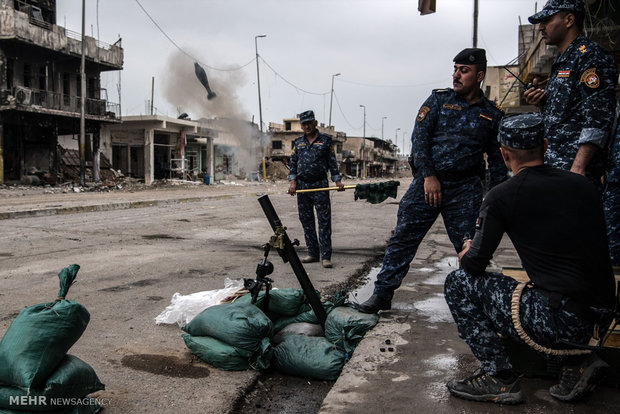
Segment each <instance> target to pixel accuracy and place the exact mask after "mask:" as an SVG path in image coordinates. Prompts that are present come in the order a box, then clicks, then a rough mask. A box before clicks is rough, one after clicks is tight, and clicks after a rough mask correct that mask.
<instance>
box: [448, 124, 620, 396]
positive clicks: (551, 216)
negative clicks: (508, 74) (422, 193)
mask: <svg viewBox="0 0 620 414" xmlns="http://www.w3.org/2000/svg"><path fill="white" fill-rule="evenodd" d="M543 131H544V127H543V122H542V116H541V115H540V114H522V115H517V116H513V117H507V118H504V120H503V121H502V125H501V127H500V131H499V140H500V143H501V152H502V156H503V158H504V160H505V162H506V165H507V166H508V167H509V168H510V169H511V170H512V172H513V177H512V178H510V179H509V180H508V181H506V182H505V183H502V184H500V185H498V186H497V187H495V188H494V189H492V190H491V191H490V192H489V193H487V195H486V196H485V199H484V202H483V203H482V207H481V209H480V215H479V217H478V220H477V222H476V234H475V236H474V239H473V241H472V240H467V241H466V242H465V246H464V249H463V251H462V252H461V253H459V259H460V262H461V269H459V270H456V271H454V272H452V273H450V274H449V275H448V276H447V278H446V282H445V296H446V302H447V303H448V306H449V307H450V311H451V312H452V316H453V317H454V321H455V322H456V325H457V328H458V331H459V336H460V337H461V338H463V339H464V340H465V342H467V344H468V345H469V346H470V348H471V350H472V352H473V354H474V355H475V356H476V358H478V360H479V361H480V364H481V367H480V369H479V370H478V371H477V372H476V373H474V374H473V375H472V376H471V377H469V378H466V379H464V380H461V381H457V380H452V381H450V382H448V384H447V387H448V390H449V391H450V393H451V394H453V395H455V396H457V397H460V398H465V399H469V400H475V401H492V402H497V403H502V404H517V403H520V402H521V401H522V394H521V388H520V380H519V376H518V375H517V374H516V373H515V372H514V371H513V366H512V364H511V362H510V359H509V358H508V355H507V353H506V351H505V349H504V346H503V343H502V339H501V338H500V337H499V336H498V334H501V335H502V336H503V337H504V338H511V339H513V340H516V341H521V342H523V341H525V339H521V336H520V335H519V334H518V333H517V331H516V330H515V326H514V324H513V321H512V319H511V302H512V295H513V291H514V290H515V287H516V286H517V284H518V282H517V281H516V280H514V279H512V278H510V277H507V276H504V275H503V274H501V273H489V272H485V269H486V267H487V265H488V264H489V261H490V260H491V258H492V257H493V253H494V252H495V249H496V248H497V246H498V245H499V243H500V241H501V239H502V236H503V235H504V233H506V234H508V236H509V237H510V239H511V241H512V243H513V245H514V246H515V249H516V250H517V253H518V254H519V257H520V258H521V261H522V263H523V267H524V268H525V270H526V272H527V274H528V276H529V278H530V281H531V284H529V285H527V287H525V288H524V290H523V292H522V295H521V298H520V300H519V302H518V303H519V313H520V316H519V321H520V324H521V326H522V327H523V329H524V331H525V333H526V334H527V335H528V336H529V338H530V339H532V340H533V341H534V343H536V344H538V345H540V346H543V347H546V348H550V349H562V348H565V347H566V346H565V345H563V344H562V342H563V341H567V342H570V343H578V344H586V343H588V340H589V339H590V337H591V335H592V332H593V330H594V327H595V324H596V323H598V322H599V321H601V319H605V317H606V316H605V315H607V316H608V315H609V310H610V309H612V308H613V303H614V294H613V292H614V277H613V274H612V271H611V264H610V261H609V255H608V254H607V248H606V245H607V242H606V238H605V222H604V217H603V209H602V203H601V200H600V195H599V192H598V191H597V189H596V188H595V187H594V186H592V184H591V183H590V182H589V180H588V179H586V178H584V177H582V176H580V175H577V174H572V173H570V172H568V171H565V170H560V169H557V168H553V167H551V166H549V165H545V164H544V163H543V159H544V151H545V149H546V147H547V141H546V140H544V138H543V136H544V135H543ZM558 211H562V214H557V212H558ZM584 211H587V212H589V213H590V214H587V215H584V214H583V212H584ZM530 345H531V346H533V344H530ZM545 356H546V354H545ZM556 358H560V357H556ZM566 358H567V357H564V359H561V360H560V361H558V362H560V363H563V364H564V366H563V367H562V373H561V377H560V383H559V384H557V385H554V386H552V387H551V388H550V389H549V392H550V394H551V395H552V396H553V397H555V398H557V399H559V400H562V401H575V400H577V399H578V398H580V397H581V396H582V395H584V394H585V392H587V391H588V390H589V388H590V387H591V386H592V385H593V381H594V380H595V378H596V375H597V374H598V373H599V372H600V369H601V368H603V367H604V366H605V363H604V362H603V361H601V360H600V359H597V358H596V357H593V356H587V357H586V356H571V357H570V358H571V359H566Z"/></svg>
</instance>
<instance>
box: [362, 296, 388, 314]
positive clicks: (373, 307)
mask: <svg viewBox="0 0 620 414" xmlns="http://www.w3.org/2000/svg"><path fill="white" fill-rule="evenodd" d="M391 308H392V301H391V300H389V299H385V298H382V297H381V296H379V295H374V294H373V295H372V296H371V297H370V298H369V299H368V300H367V301H366V302H364V303H361V304H359V305H357V310H358V311H360V312H362V313H377V312H379V311H380V310H389V309H391Z"/></svg>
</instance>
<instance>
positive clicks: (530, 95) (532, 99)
mask: <svg viewBox="0 0 620 414" xmlns="http://www.w3.org/2000/svg"><path fill="white" fill-rule="evenodd" d="M545 96H546V94H545V90H544V89H541V88H539V87H538V79H537V78H534V81H533V82H532V87H531V88H529V89H528V90H526V91H524V92H523V97H524V98H525V102H527V103H528V104H530V105H536V106H540V105H542V103H543V101H544V99H545Z"/></svg>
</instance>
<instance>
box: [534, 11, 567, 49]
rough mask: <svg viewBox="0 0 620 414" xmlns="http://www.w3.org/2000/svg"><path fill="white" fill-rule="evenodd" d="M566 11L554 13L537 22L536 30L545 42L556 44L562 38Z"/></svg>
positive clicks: (565, 22)
mask: <svg viewBox="0 0 620 414" xmlns="http://www.w3.org/2000/svg"><path fill="white" fill-rule="evenodd" d="M568 16H569V15H568V14H567V13H562V12H560V13H556V14H554V15H553V16H551V17H548V18H546V19H545V20H543V21H542V22H540V23H539V24H538V30H539V31H540V34H541V36H542V38H543V39H544V40H545V43H547V44H548V45H558V44H560V42H561V41H562V39H564V37H565V36H566V32H567V17H568Z"/></svg>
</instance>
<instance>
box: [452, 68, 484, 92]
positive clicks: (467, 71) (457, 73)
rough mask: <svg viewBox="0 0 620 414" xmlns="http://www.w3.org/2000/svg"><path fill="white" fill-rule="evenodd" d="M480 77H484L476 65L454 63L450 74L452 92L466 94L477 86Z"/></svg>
mask: <svg viewBox="0 0 620 414" xmlns="http://www.w3.org/2000/svg"><path fill="white" fill-rule="evenodd" d="M481 77H484V73H483V72H477V68H476V65H459V64H455V65H454V73H453V74H452V86H453V87H454V92H456V93H457V94H459V95H467V94H468V93H470V92H472V91H473V90H474V89H476V88H477V87H478V82H480V81H482V79H481ZM478 78H480V81H479V80H478Z"/></svg>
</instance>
